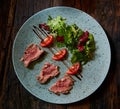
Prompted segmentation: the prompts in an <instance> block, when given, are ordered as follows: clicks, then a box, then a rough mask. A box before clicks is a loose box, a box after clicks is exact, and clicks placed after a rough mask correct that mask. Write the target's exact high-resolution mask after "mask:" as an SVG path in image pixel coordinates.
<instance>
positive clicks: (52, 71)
mask: <svg viewBox="0 0 120 109" xmlns="http://www.w3.org/2000/svg"><path fill="white" fill-rule="evenodd" d="M59 73H60V72H59V71H58V66H55V65H54V64H50V63H49V62H46V63H45V64H44V66H43V68H42V70H41V71H40V74H39V75H38V76H36V79H37V80H38V81H39V82H40V83H42V84H44V83H46V82H47V81H48V80H49V79H51V78H53V77H55V76H57V75H58V74H59Z"/></svg>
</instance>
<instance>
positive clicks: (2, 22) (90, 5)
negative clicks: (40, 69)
mask: <svg viewBox="0 0 120 109" xmlns="http://www.w3.org/2000/svg"><path fill="white" fill-rule="evenodd" d="M53 6H69V7H74V8H77V9H80V10H83V11H85V12H86V13H88V14H90V15H91V16H93V17H94V18H95V19H96V20H97V21H98V22H99V23H100V24H101V25H102V27H103V28H104V30H105V32H106V34H107V36H108V39H109V41H110V45H111V52H112V60H111V66H110V69H109V72H108V75H107V77H106V79H105V81H104V82H103V84H102V85H101V86H100V88H99V89H98V90H97V91H96V92H95V93H94V94H92V95H91V96H89V97H87V98H86V99H84V100H82V101H79V102H77V103H74V104H66V105H57V104H50V103H47V102H44V101H42V100H39V99H37V98H35V97H34V96H33V95H31V94H30V93H28V91H26V89H25V88H24V87H23V86H22V85H21V83H20V82H19V80H18V78H17V77H16V75H15V71H14V69H13V65H12V59H11V55H12V45H13V41H14V38H15V36H16V33H17V31H18V30H19V28H20V27H21V25H22V24H23V23H24V22H25V21H26V20H27V19H28V18H29V17H31V16H32V15H33V14H34V13H36V12H38V11H40V10H42V9H45V8H48V7H53ZM101 69H102V68H101ZM0 109H120V0H1V1H0Z"/></svg>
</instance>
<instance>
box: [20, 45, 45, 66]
mask: <svg viewBox="0 0 120 109" xmlns="http://www.w3.org/2000/svg"><path fill="white" fill-rule="evenodd" d="M43 52H44V51H43V50H41V49H40V48H39V47H38V46H37V45H36V44H30V45H28V47H27V48H26V49H25V51H24V54H23V57H22V58H21V59H20V61H23V63H24V66H25V67H28V66H29V64H30V63H31V62H33V61H35V60H37V59H38V58H39V57H40V55H41V54H42V53H43Z"/></svg>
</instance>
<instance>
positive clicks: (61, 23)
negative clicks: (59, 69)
mask: <svg viewBox="0 0 120 109" xmlns="http://www.w3.org/2000/svg"><path fill="white" fill-rule="evenodd" d="M46 25H47V26H48V27H49V31H50V34H52V35H53V36H54V39H55V44H56V46H57V47H67V48H68V50H69V51H70V52H71V54H72V57H71V62H72V63H76V62H80V63H81V64H85V63H87V62H88V61H90V60H91V59H92V58H93V57H94V51H95V41H94V37H93V34H92V33H89V32H88V31H83V30H82V29H81V28H79V27H78V26H77V25H76V24H72V25H69V24H67V23H66V19H65V18H63V17H61V16H57V17H55V18H52V17H51V16H49V17H48V21H47V23H46Z"/></svg>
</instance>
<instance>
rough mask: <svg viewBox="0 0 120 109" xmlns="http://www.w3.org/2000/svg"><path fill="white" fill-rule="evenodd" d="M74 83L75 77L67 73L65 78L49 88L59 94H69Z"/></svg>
mask: <svg viewBox="0 0 120 109" xmlns="http://www.w3.org/2000/svg"><path fill="white" fill-rule="evenodd" d="M73 85H74V79H73V78H72V77H71V76H70V75H67V74H66V75H65V76H64V77H63V78H61V79H59V80H57V81H56V83H54V84H53V85H52V86H51V87H50V88H49V89H48V90H49V91H51V92H53V93H55V94H57V95H60V94H61V93H62V94H68V93H69V92H70V90H71V89H72V88H73Z"/></svg>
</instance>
